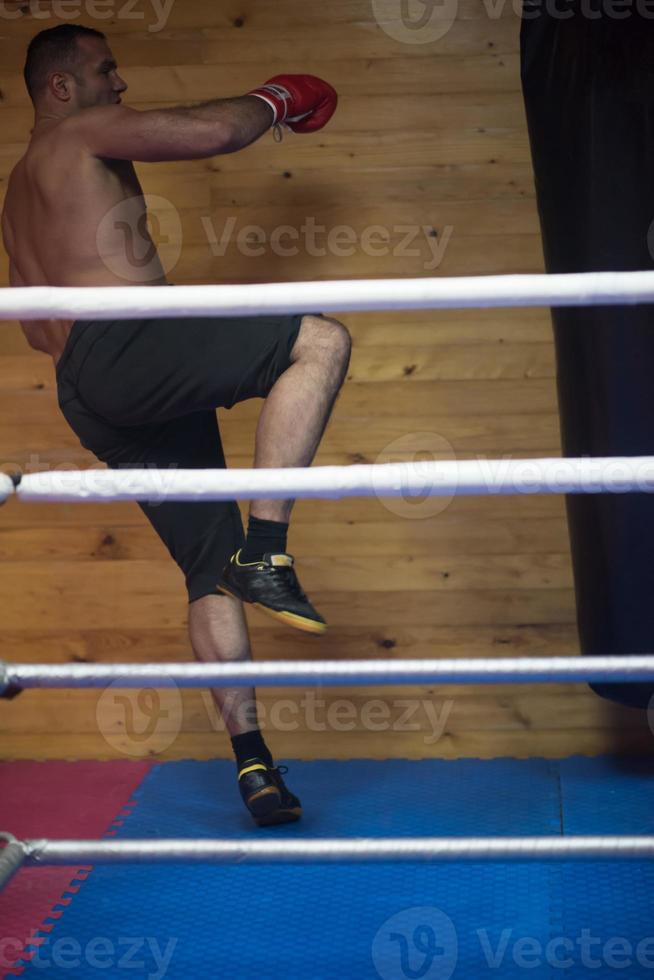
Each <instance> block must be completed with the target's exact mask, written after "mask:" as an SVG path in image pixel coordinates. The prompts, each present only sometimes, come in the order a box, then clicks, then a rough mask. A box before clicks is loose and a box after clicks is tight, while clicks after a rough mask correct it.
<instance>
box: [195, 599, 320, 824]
mask: <svg viewBox="0 0 654 980" xmlns="http://www.w3.org/2000/svg"><path fill="white" fill-rule="evenodd" d="M189 636H190V638H191V645H192V647H193V652H194V654H195V656H196V658H197V659H198V660H200V661H203V662H205V663H215V662H221V663H237V662H241V663H248V662H249V661H250V660H251V659H252V655H251V652H250V639H249V636H248V629H247V623H246V620H245V614H244V611H243V606H242V604H241V603H240V602H234V600H233V599H229V598H227V597H226V596H220V595H207V596H204V597H203V598H201V599H197V600H196V601H195V602H192V603H191V604H190V605H189ZM211 693H212V695H213V698H214V700H215V702H216V705H217V707H218V710H219V711H220V712H221V715H222V718H223V721H224V722H225V725H226V727H227V731H228V732H229V735H230V738H231V742H232V749H233V751H234V755H235V757H236V766H237V770H238V774H239V789H240V791H241V796H242V798H243V801H244V803H245V804H246V806H247V807H248V809H249V810H250V813H251V814H252V816H253V817H254V819H255V820H256V822H257V823H258V824H260V825H261V826H266V825H268V824H271V823H277V824H279V823H287V822H288V821H292V820H297V819H299V817H300V816H301V813H302V809H301V805H300V801H299V800H298V798H297V797H296V796H294V795H293V794H292V793H291V792H290V791H289V790H288V788H287V787H286V785H285V783H284V781H283V779H282V777H281V774H280V772H279V770H278V769H277V768H276V767H275V764H274V762H273V758H272V755H271V753H270V751H269V749H268V746H267V745H266V743H265V742H264V739H263V735H262V734H261V730H260V728H259V720H258V716H257V705H256V694H255V691H254V688H252V687H248V688H244V687H226V688H212V690H211Z"/></svg>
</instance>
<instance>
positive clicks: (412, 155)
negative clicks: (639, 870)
mask: <svg viewBox="0 0 654 980" xmlns="http://www.w3.org/2000/svg"><path fill="white" fill-rule="evenodd" d="M69 6H70V5H69ZM109 6H110V8H111V5H109ZM399 6H400V5H399V4H398V3H394V2H392V0H389V2H385V3H381V2H376V3H375V5H374V7H373V4H372V3H371V0H332V2H331V3H330V4H328V5H325V4H318V3H307V2H304V0H275V3H274V4H273V3H269V2H266V0H221V2H219V3H212V4H207V3H206V2H205V0H176V2H175V3H174V5H173V6H172V9H171V10H170V11H169V16H168V19H167V21H166V23H165V24H164V25H159V20H160V18H159V16H158V15H155V13H154V5H152V4H151V3H149V2H148V3H145V2H141V0H140V2H139V3H138V4H137V5H136V7H132V6H131V5H130V8H129V9H130V10H131V15H130V16H127V14H126V13H125V10H124V9H123V8H124V3H123V2H122V0H116V3H115V4H114V6H113V8H111V9H112V10H113V15H112V16H110V19H108V20H102V21H98V20H97V19H94V18H93V16H91V15H90V12H91V11H92V9H93V8H90V7H89V8H85V7H84V6H83V4H82V3H80V8H81V10H82V11H83V12H85V15H84V16H82V17H80V18H78V19H81V20H82V21H83V22H84V23H86V24H89V25H91V26H96V27H99V28H101V29H103V30H106V31H107V32H108V34H109V37H110V42H111V44H112V46H113V48H114V51H115V53H116V55H117V58H118V60H119V63H120V65H121V68H122V70H123V73H124V75H125V78H126V80H127V81H128V82H129V85H130V93H129V96H128V101H129V102H131V104H133V105H134V106H136V107H137V108H147V107H150V106H157V105H171V104H176V103H180V102H184V101H189V100H191V101H199V100H203V99H209V98H216V97H223V96H229V95H236V94H241V93H243V92H244V91H246V90H248V89H249V88H251V87H253V86H255V85H256V84H258V83H260V82H262V81H263V80H265V79H266V78H267V77H269V76H270V75H273V74H275V73H277V72H279V71H290V72H293V71H309V72H313V73H315V74H319V75H323V76H324V77H326V78H327V79H329V80H330V81H331V82H332V83H333V84H335V85H336V87H337V88H338V89H339V92H340V94H341V103H340V108H339V112H338V115H337V116H336V117H335V119H334V121H333V123H332V124H331V125H330V126H329V128H328V129H327V130H325V131H324V132H323V133H321V134H320V135H317V136H314V137H287V138H286V139H285V140H284V142H283V143H282V144H281V145H277V144H275V143H274V142H273V141H272V138H271V137H268V138H265V139H263V140H262V141H261V142H260V143H258V144H257V145H255V146H253V147H251V148H249V149H247V150H246V151H244V152H242V153H239V154H237V155H234V156H228V157H220V158H215V159H213V160H207V161H198V162H192V163H177V164H168V165H166V164H158V165H151V166H140V167H139V172H140V174H141V176H142V179H143V183H144V187H145V190H146V192H147V193H148V194H149V195H153V196H155V197H156V198H159V200H158V201H153V205H154V209H155V213H156V216H157V220H153V230H154V232H155V236H156V237H157V240H158V241H159V243H160V245H161V249H162V254H164V256H166V258H167V259H169V260H170V261H171V262H172V261H173V260H174V258H175V253H176V250H179V245H180V244H182V246H183V247H182V249H181V257H180V259H179V261H178V263H177V264H176V265H175V266H174V267H173V268H172V271H171V273H170V275H171V278H172V280H173V281H174V282H177V283H201V282H222V281H225V282H235V281H238V282H254V281H273V280H301V279H305V280H306V279H321V278H338V277H343V278H348V277H363V276H373V277H390V276H421V275H432V274H438V275H453V276H455V275H464V274H477V273H479V274H484V273H510V272H531V271H539V270H541V269H542V255H541V245H540V238H539V230H538V221H537V214H536V208H535V202H534V190H533V184H532V173H531V166H530V156H529V147H528V140H527V134H526V129H525V121H524V115H523V107H522V101H521V95H520V84H519V62H518V34H519V20H518V17H517V16H516V14H515V12H514V10H513V9H512V7H511V5H510V4H506V5H505V6H504V7H498V6H497V5H495V7H494V8H493V7H491V8H487V7H486V6H485V5H484V3H483V2H482V0H461V3H460V4H459V7H458V15H457V19H456V21H455V22H454V23H453V24H452V25H451V27H450V29H449V30H447V31H446V32H444V33H443V36H442V37H440V38H439V39H438V40H436V41H434V42H433V43H424V44H421V43H408V41H407V40H406V39H404V40H398V39H397V37H393V36H392V35H393V34H397V31H398V29H400V28H401V23H400V21H399V20H398V18H397V12H398V10H399ZM49 7H52V4H50V5H48V4H36V3H32V4H31V5H30V4H27V3H24V2H23V0H21V2H20V3H15V4H14V5H13V7H11V6H8V7H5V10H13V11H15V12H17V13H19V14H20V16H17V17H16V19H12V20H9V19H7V18H6V17H5V18H4V19H2V20H0V35H1V39H0V50H1V55H2V57H1V59H0V63H1V64H2V71H1V72H0V91H1V92H2V95H1V99H2V108H1V109H0V113H1V117H0V118H1V121H2V145H1V147H0V188H4V185H5V183H6V179H7V176H8V173H9V171H10V168H11V167H12V165H13V164H14V162H15V161H16V160H17V159H18V157H19V156H20V154H21V153H22V152H23V149H24V146H25V141H26V138H27V137H28V133H29V129H30V126H31V112H30V107H29V104H28V100H27V97H26V95H25V93H24V91H23V85H22V78H21V69H22V64H23V58H24V51H25V47H26V45H27V42H28V40H29V38H30V37H31V36H32V35H33V34H34V33H35V32H36V31H37V30H40V29H42V28H43V27H45V26H53V25H54V24H55V23H58V22H60V21H57V19H56V17H54V16H49V18H48V14H52V13H53V10H49ZM102 9H103V10H104V11H106V10H107V5H106V4H104V5H103V7H102ZM125 9H127V8H125ZM375 9H376V10H377V11H378V12H379V11H382V13H383V16H382V17H380V20H383V26H380V23H378V22H377V20H376V19H375V16H374V10H375ZM489 9H491V10H492V11H493V16H490V15H489V12H488V10H489ZM21 11H22V13H21ZM121 11H122V12H121ZM394 11H395V12H394ZM134 14H137V15H138V16H134ZM43 15H45V16H46V18H47V19H42V16H43ZM384 18H385V19H384ZM158 25H159V26H158ZM155 28H157V29H155ZM415 39H416V35H415V32H414V33H413V35H412V36H411V37H410V38H409V41H412V42H415ZM161 199H163V201H162V200H161ZM176 216H177V217H176ZM177 218H178V219H179V224H180V227H181V232H180V231H179V229H176V226H175V221H176V220H177ZM171 220H172V222H173V224H172V225H171V223H170V222H171ZM307 222H309V223H311V222H313V227H314V232H313V233H314V234H315V235H316V236H317V237H316V239H315V240H314V241H313V243H311V242H310V240H309V239H308V237H307V236H308V235H309V231H307V230H306V227H307ZM248 225H256V226H260V227H261V228H263V229H264V233H265V237H266V242H265V244H264V246H263V247H262V248H260V252H261V254H260V255H258V256H252V255H249V254H246V249H244V248H243V247H242V246H241V247H239V245H238V237H239V235H241V236H243V234H244V233H245V232H244V229H245V228H246V227H247V226H248ZM280 226H291V228H292V229H295V231H296V233H297V236H298V239H299V241H298V250H297V254H296V255H294V256H290V257H289V256H284V255H280V254H278V253H279V249H276V248H274V247H273V244H272V243H271V239H270V236H271V235H272V234H273V233H274V231H275V229H277V228H279V227H280ZM303 226H304V229H305V230H303ZM316 226H321V227H322V229H323V230H322V231H318V230H317V229H316ZM339 226H345V227H344V228H343V227H341V228H340V230H339ZM371 228H375V229H376V230H375V231H373V232H371V231H370V229H371ZM329 234H331V235H332V238H331V239H328V235H329ZM407 234H410V235H411V236H412V240H411V241H410V242H408V243H407V240H406V239H407ZM371 235H374V236H375V237H374V238H371V237H370V236H371ZM180 236H181V237H180ZM334 236H338V237H334ZM288 243H289V239H286V240H285V242H284V243H283V244H286V245H288ZM0 263H1V265H2V267H1V268H0V277H1V280H2V283H3V284H5V283H6V274H7V264H6V257H5V256H4V255H2V257H1V258H0ZM343 319H344V320H345V321H346V322H347V324H348V325H349V327H350V329H351V331H352V334H353V337H354V355H353V361H352V368H351V372H350V377H349V380H348V384H347V386H346V388H345V390H344V392H343V394H342V397H341V399H340V401H339V403H338V406H337V410H336V414H335V418H334V421H333V424H332V425H331V427H330V429H329V431H328V434H327V436H326V438H325V441H324V444H323V447H322V449H321V452H320V456H319V460H318V461H319V462H320V463H339V464H342V463H352V462H361V461H365V462H376V461H386V460H394V459H411V458H414V457H415V458H417V459H421V458H453V457H458V458H465V457H475V456H489V457H497V456H503V455H507V456H510V457H523V456H531V455H541V454H542V455H547V454H554V455H556V454H558V453H559V437H558V421H557V411H556V401H555V385H554V358H553V349H552V342H551V333H550V327H549V321H548V317H547V315H546V314H543V313H541V312H533V311H517V312H510V313H507V312H504V311H498V312H491V313H478V312H472V313H447V314H444V315H443V314H441V315H437V314H433V313H416V314H408V313H407V314H404V313H402V314H399V315H398V314H389V315H386V314H383V315H380V314H374V315H356V316H354V315H347V316H343ZM53 380H54V379H53V371H52V367H51V364H50V361H49V359H47V358H45V357H43V356H42V355H39V354H36V353H33V352H30V351H29V350H28V349H27V347H26V344H25V342H24V341H23V339H22V335H21V334H20V332H19V330H18V327H17V325H16V324H11V323H10V324H6V323H5V324H3V325H2V330H1V333H0V462H1V463H2V468H3V469H5V470H13V469H16V468H20V469H22V470H23V471H30V470H31V471H34V470H37V469H43V468H46V467H55V466H64V467H69V466H83V467H86V466H89V465H92V464H93V460H92V459H91V458H90V457H89V456H88V455H87V454H86V453H84V452H83V451H82V450H81V449H80V447H79V445H78V444H77V441H76V438H75V437H74V436H73V434H72V433H71V432H70V431H68V429H67V427H66V424H65V422H64V420H63V419H62V418H61V416H60V415H59V414H58V409H57V407H56V398H55V391H54V384H53ZM258 409H259V404H258V403H254V402H252V403H248V404H245V405H242V406H239V407H238V408H237V409H235V410H233V411H232V412H231V413H225V415H224V417H223V432H224V440H225V444H226V449H227V452H228V457H229V460H230V463H231V464H232V465H235V466H247V465H249V464H250V462H251V447H252V437H253V429H254V423H255V419H256V416H257V412H258ZM290 546H291V550H292V551H293V552H295V553H296V554H297V555H298V556H299V558H300V570H301V575H302V580H303V583H304V584H305V586H306V588H307V590H308V591H309V592H310V593H311V594H312V596H313V597H314V599H315V601H316V604H317V606H318V607H319V608H320V609H321V610H322V611H323V612H324V613H325V614H326V616H327V618H328V620H329V621H330V623H331V627H332V628H331V632H330V633H329V636H328V638H327V639H325V640H323V641H316V640H314V639H311V638H307V637H304V636H302V635H300V634H297V633H292V632H289V631H288V630H285V629H282V628H280V627H279V626H277V625H276V624H274V623H273V622H272V621H268V620H267V619H265V618H262V617H261V616H260V615H257V614H255V615H252V616H250V617H249V619H250V624H251V628H252V638H253V643H254V650H255V655H256V656H257V657H258V658H261V659H275V658H277V659H281V658H284V659H285V658H305V657H310V658H317V657H335V658H353V657H354V658H359V657H376V656H390V657H397V658H404V657H428V656H502V655H508V654H515V655H525V656H528V655H540V654H566V653H571V652H574V651H575V649H576V635H575V626H574V597H573V592H572V588H571V570H570V562H569V557H568V546H567V534H566V527H565V519H564V509H563V501H562V500H561V499H560V498H554V497H524V498H500V499H488V498H487V499H465V498H463V499H455V500H453V501H446V502H445V503H443V502H439V501H434V500H427V501H424V500H423V501H419V500H418V501H416V500H414V501H394V502H385V503H384V502H381V501H379V500H377V499H371V500H354V501H344V502H310V503H309V502H305V503H300V504H298V506H297V510H296V513H295V522H294V525H293V528H292V535H291V541H290ZM0 595H1V596H2V600H1V610H0V629H1V630H2V637H3V640H2V650H3V656H4V657H5V658H6V659H9V660H20V661H48V662H51V661H60V660H73V661H121V660H131V661H144V662H145V661H167V660H176V659H189V658H190V657H191V651H190V647H189V643H188V640H187V638H186V632H185V623H186V616H187V607H186V603H185V598H184V591H183V583H182V579H181V576H180V574H179V572H178V571H177V569H176V568H175V567H174V566H172V565H171V563H170V560H169V559H168V557H167V554H166V553H165V551H164V549H163V546H162V545H161V544H160V542H159V541H158V539H157V538H156V537H155V536H154V534H153V532H152V531H151V530H150V528H149V526H148V525H147V524H146V523H145V521H144V519H143V518H142V517H141V515H140V511H139V510H138V508H137V507H136V506H135V505H129V504H127V505H106V506H97V507H96V506H90V505H80V506H36V505H33V506H27V505H26V506H19V505H18V504H17V503H15V502H12V503H10V504H9V505H8V506H6V507H5V508H4V509H3V511H2V513H1V514H0ZM260 700H261V703H262V716H263V717H262V720H263V727H264V730H265V731H266V732H267V734H268V736H269V738H270V741H271V743H272V745H273V747H274V749H275V750H276V751H277V752H278V753H281V754H286V755H293V756H304V757H309V758H311V757H348V756H371V757H376V758H383V757H392V756H409V757H414V758H419V757H422V756H426V755H428V756H429V755H431V756H447V757H454V756H482V757H492V756H497V755H515V756H526V755H533V754H541V755H546V756H564V755H568V754H571V753H575V752H582V753H594V752H598V751H605V750H609V751H620V750H621V749H624V748H626V749H633V748H634V747H638V746H640V745H642V744H643V743H644V739H645V732H644V727H643V720H642V718H641V716H640V715H638V714H636V713H633V712H632V713H630V712H628V711H621V710H619V709H616V708H614V707H612V706H610V705H607V704H606V703H604V702H601V701H600V700H598V699H596V698H595V697H594V696H592V695H591V694H589V693H588V692H587V691H586V689H585V688H584V687H583V686H574V685H570V686H566V687H560V686H555V685H551V686H540V687H539V686H533V687H515V686H510V685H507V686H504V687H492V688H471V687H456V688H446V689H441V690H438V689H436V688H434V687H430V686H425V687H422V688H411V689H407V688H397V689H394V688H389V687H385V688H371V689H356V690H353V691H349V690H343V689H340V690H327V689H326V690H318V691H314V692H309V694H307V695H302V694H301V693H298V692H293V691H292V690H282V691H278V692H268V693H265V692H262V693H261V696H260ZM228 750H229V746H228V742H227V739H226V736H225V734H224V732H222V730H221V726H220V723H219V719H217V717H216V715H215V711H213V710H212V708H211V698H210V696H209V695H208V693H207V692H189V693H185V694H184V695H183V696H181V697H180V695H179V694H178V692H176V691H174V690H172V691H166V692H160V693H156V692H137V694H130V695H125V693H124V692H115V691H114V690H112V689H110V690H109V691H107V692H104V693H102V692H89V693H84V692H56V693H52V694H50V693H43V694H39V693H35V692H33V693H29V694H27V695H24V696H22V697H21V698H19V699H17V700H16V701H15V702H12V703H3V704H2V705H0V754H1V755H2V757H4V758H7V757H9V758H47V757H66V758H76V757H77V758H79V757H100V758H105V757H110V756H117V755H121V754H127V755H132V756H137V755H143V754H152V755H154V754H159V756H160V757H162V758H179V757H185V756H194V757H199V758H205V757H210V756H215V755H224V754H228Z"/></svg>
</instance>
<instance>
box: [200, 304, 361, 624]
mask: <svg viewBox="0 0 654 980" xmlns="http://www.w3.org/2000/svg"><path fill="white" fill-rule="evenodd" d="M350 352H351V343H350V336H349V334H348V332H347V330H346V329H345V327H344V326H342V324H340V323H338V322H337V321H336V320H330V319H327V318H326V317H318V316H305V317H303V319H302V323H301V325H300V330H299V332H298V335H297V338H296V340H295V343H294V345H293V348H292V350H291V351H290V354H289V360H290V366H289V367H287V369H286V370H285V371H284V372H283V373H281V374H280V375H279V376H278V378H277V380H276V381H275V382H274V384H273V385H272V387H271V388H270V391H269V393H268V396H267V398H266V402H265V404H264V407H263V409H262V411H261V415H260V417H259V424H258V427H257V435H256V451H255V467H257V468H259V469H263V468H271V467H279V468H282V467H291V466H308V465H309V464H310V463H311V462H312V461H313V458H314V456H315V454H316V450H317V449H318V445H319V443H320V440H321V438H322V436H323V433H324V431H325V428H326V426H327V422H328V421H329V418H330V416H331V413H332V409H333V407H334V403H335V401H336V397H337V395H338V392H339V390H340V388H341V386H342V384H343V382H344V380H345V377H346V374H347V369H348V365H349V361H350ZM293 503H294V501H293V500H282V501H278V500H256V501H252V504H251V507H250V521H249V526H248V532H247V538H246V541H245V546H244V548H243V549H242V550H241V551H239V552H237V553H236V554H234V555H233V556H232V559H231V561H230V562H229V564H228V565H227V567H226V568H225V569H224V571H223V574H222V576H221V578H220V580H219V587H220V588H221V589H223V590H224V591H225V592H227V593H228V594H230V595H233V596H235V597H236V598H238V599H241V600H242V601H243V602H251V603H253V604H254V605H255V606H258V607H259V608H260V609H263V610H264V611H265V612H267V613H269V614H270V615H272V616H274V617H275V618H276V619H279V620H281V621H282V622H284V623H286V624H287V625H289V626H294V627H295V628H296V629H300V630H304V631H306V632H309V633H313V634H315V635H318V636H319V635H321V634H322V633H324V632H325V630H326V629H327V624H326V622H325V620H324V619H323V617H322V616H321V615H320V613H318V612H317V611H316V609H315V608H314V607H313V606H312V604H311V603H310V602H309V600H308V599H307V597H306V595H305V594H304V592H303V590H302V588H301V586H300V583H299V582H298V580H297V576H296V574H295V570H294V568H293V558H292V557H291V555H287V554H286V533H287V531H288V520H289V517H290V513H291V510H292V507H293Z"/></svg>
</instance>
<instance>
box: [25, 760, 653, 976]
mask: <svg viewBox="0 0 654 980" xmlns="http://www.w3.org/2000/svg"><path fill="white" fill-rule="evenodd" d="M288 782H289V785H290V786H291V788H292V789H293V790H294V791H295V792H297V793H298V795H299V796H300V797H301V798H302V800H303V803H304V805H305V813H306V816H305V819H304V820H303V821H302V822H301V823H300V824H296V825H294V826H287V827H283V828H271V829H269V830H265V831H261V830H257V829H256V828H254V826H253V825H252V824H251V823H250V822H249V818H248V817H247V814H245V812H244V811H243V809H242V805H241V803H240V800H239V798H238V793H237V790H236V786H235V781H234V767H233V764H232V763H229V762H223V761H214V762H191V761H189V762H170V763H165V764H162V765H159V766H156V767H154V768H153V769H152V770H151V771H150V773H149V774H148V776H147V777H146V778H145V779H144V781H143V783H142V785H141V787H140V788H139V791H138V793H137V794H136V799H137V801H138V802H137V806H136V807H135V808H134V809H133V811H132V813H131V815H130V816H128V817H127V818H126V819H125V821H124V823H123V825H122V826H120V827H119V828H118V830H117V833H116V836H117V837H142V838H156V837H229V838H242V837H252V836H256V837H258V838H259V839H261V838H265V837H269V838H275V839H277V838H280V837H286V838H289V837H290V838H301V837H313V838H315V837H331V836H336V837H340V836H343V837H359V836H368V837H378V836H414V835H425V836H432V835H434V836H468V835H477V836H511V835H532V834H536V835H541V834H542V835H547V834H553V835H560V834H561V833H566V834H582V833H590V834H596V833H607V834H615V833H638V834H641V833H649V834H651V833H654V769H652V767H651V766H649V767H648V766H643V765H642V763H641V764H638V763H630V762H629V761H627V760H621V761H620V760H611V759H604V758H601V759H584V758H571V759H566V760H564V761H562V762H554V761H547V760H543V759H529V760H516V759H496V760H488V761H481V760H474V759H464V760H455V761H445V760H425V761H421V762H409V761H404V760H394V761H384V762H367V761H363V760H356V761H349V762H335V761H334V762H332V761H329V762H325V761H321V762H296V763H293V764H292V766H291V770H290V773H289V775H288ZM652 937H654V866H653V864H652V863H651V862H636V863H632V862H593V863H556V862H552V863H536V862H524V863H494V864H470V863H460V864H458V865H448V864H434V865H421V864H397V865H393V864H384V865H336V866H319V865H315V866H313V867H309V866H297V867H294V866H291V865H288V866H263V865H262V866H258V867H257V866H253V867H246V866H243V867H221V866H208V865H207V866H193V867H189V866H184V865H169V866H130V867H122V868H120V867H119V868H110V867H97V868H95V869H94V871H93V872H92V874H91V875H90V877H89V878H88V880H87V881H86V882H85V883H84V884H83V885H82V887H81V889H80V891H79V894H78V895H77V896H76V897H75V898H74V900H73V902H72V904H71V905H70V906H68V907H67V908H66V909H65V911H64V914H63V915H62V917H61V918H60V919H58V920H56V921H55V922H54V924H53V929H52V931H51V932H50V933H49V934H47V938H46V939H45V942H44V943H43V945H42V946H41V947H40V950H39V953H38V959H37V960H36V961H32V963H30V964H28V965H27V966H26V968H25V971H24V974H23V976H24V977H44V976H47V977H48V978H50V977H53V978H59V977H62V978H63V977H68V978H70V977H75V978H81V980H87V978H97V977H99V976H102V977H107V978H116V980H117V978H125V977H134V978H139V980H140V978H151V980H163V978H164V977H166V978H169V980H182V978H183V980H204V978H207V980H217V978H229V980H239V978H250V977H251V978H257V980H277V978H280V980H281V978H284V980H340V978H355V980H368V978H370V980H379V978H381V980H406V978H411V980H449V978H450V977H453V978H455V980H463V978H465V980H479V978H485V977H494V978H499V977H501V978H508V980H512V978H517V977H520V978H525V977H527V976H530V977H535V978H538V980H553V978H557V980H558V978H562V977H565V978H575V980H576V978H581V977H584V978H587V977H600V978H608V977H611V978H615V977H616V975H620V974H621V975H622V976H624V977H628V978H629V980H634V978H640V977H654V939H653V938H652Z"/></svg>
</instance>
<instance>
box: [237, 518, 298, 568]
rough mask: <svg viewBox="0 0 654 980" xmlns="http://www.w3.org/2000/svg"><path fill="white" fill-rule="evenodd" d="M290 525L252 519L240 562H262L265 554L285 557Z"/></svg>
mask: <svg viewBox="0 0 654 980" xmlns="http://www.w3.org/2000/svg"><path fill="white" fill-rule="evenodd" d="M287 534H288V524H283V523H282V522H281V521H262V520H259V518H258V517H251V518H250V522H249V524H248V534H247V538H246V540H245V545H244V546H243V548H242V550H241V554H240V557H239V561H240V562H243V563H245V562H250V561H260V560H261V559H262V558H263V556H264V555H265V554H269V553H270V554H273V555H283V554H284V553H285V552H286V536H287Z"/></svg>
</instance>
